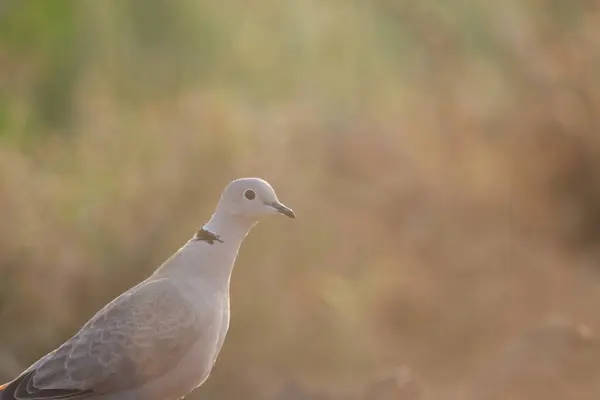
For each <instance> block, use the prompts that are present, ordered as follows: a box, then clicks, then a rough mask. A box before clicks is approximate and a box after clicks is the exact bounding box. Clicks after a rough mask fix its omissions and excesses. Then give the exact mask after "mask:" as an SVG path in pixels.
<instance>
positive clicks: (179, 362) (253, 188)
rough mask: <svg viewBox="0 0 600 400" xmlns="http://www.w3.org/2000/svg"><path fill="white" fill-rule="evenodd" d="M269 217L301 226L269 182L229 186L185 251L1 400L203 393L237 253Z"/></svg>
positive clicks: (165, 398) (137, 398) (6, 388)
mask: <svg viewBox="0 0 600 400" xmlns="http://www.w3.org/2000/svg"><path fill="white" fill-rule="evenodd" d="M269 214H282V215H285V216H287V217H290V218H293V219H295V218H296V216H295V214H294V212H293V211H292V209H291V208H289V207H287V206H285V205H284V204H283V203H281V202H280V201H279V199H278V198H277V195H276V194H275V191H274V190H273V188H272V187H271V185H270V184H269V183H267V182H266V181H265V180H263V179H260V178H241V179H237V180H234V181H233V182H231V183H229V184H228V185H227V187H226V188H225V190H224V191H223V193H222V195H221V198H220V200H219V202H218V204H217V207H216V210H215V212H214V213H213V215H212V217H211V218H210V220H209V221H208V222H207V223H206V224H205V225H204V226H202V228H201V229H199V230H198V231H197V232H196V233H195V235H193V237H192V238H191V239H190V240H189V241H187V243H185V244H184V245H183V247H181V248H180V249H179V250H178V251H177V252H176V253H175V254H173V255H172V256H171V257H170V258H168V259H167V260H166V261H165V262H164V263H163V264H162V265H161V266H160V267H159V268H158V269H157V270H156V271H155V272H154V273H153V274H152V275H150V276H149V277H148V278H147V279H145V280H144V281H142V282H140V283H139V284H137V285H136V286H134V287H133V288H131V289H129V290H127V291H126V292H124V293H123V294H121V295H120V296H118V297H117V298H115V299H114V300H112V301H111V302H110V303H108V304H107V305H106V306H105V307H104V308H102V309H101V310H100V311H98V312H97V313H96V314H95V315H94V316H93V317H92V318H91V319H90V320H89V321H88V322H87V323H86V324H85V325H83V327H82V328H81V329H80V330H79V331H78V332H77V333H76V334H75V335H74V336H72V337H71V338H70V339H68V340H67V341H66V342H65V343H63V344H62V345H61V346H59V347H58V348H56V349H55V350H54V351H52V352H50V353H48V354H47V355H45V356H43V357H42V358H41V359H39V360H38V361H36V362H35V363H33V364H32V365H31V366H30V367H29V368H27V369H26V370H25V371H24V372H23V373H21V375H19V376H18V377H17V378H16V379H14V380H13V381H11V382H9V383H7V384H4V385H2V386H0V400H34V399H35V400H58V399H61V400H63V399H64V400H66V399H68V400H79V399H90V400H100V399H101V400H177V399H180V398H182V397H184V396H186V395H187V394H188V393H190V392H191V391H193V390H194V389H196V388H197V387H199V386H200V385H202V384H203V383H204V381H205V380H206V379H207V378H208V376H209V374H210V372H211V370H212V368H213V365H214V364H215V362H216V360H217V356H218V354H219V352H220V350H221V347H222V346H223V341H224V340H225V336H226V334H227V330H228V328H229V311H230V306H229V282H230V279H231V274H232V270H233V266H234V263H235V260H236V257H237V254H238V251H239V249H240V246H241V244H242V242H243V240H244V238H245V237H246V235H247V234H248V233H249V231H250V230H251V228H252V227H253V226H254V225H255V224H256V223H257V222H258V221H259V220H260V219H262V218H263V217H265V216H267V215H269Z"/></svg>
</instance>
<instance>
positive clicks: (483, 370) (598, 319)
mask: <svg viewBox="0 0 600 400" xmlns="http://www.w3.org/2000/svg"><path fill="white" fill-rule="evenodd" d="M599 71H600V6H599V4H598V3H597V2H595V1H593V0H589V1H586V0H571V1H559V0H552V1H539V0H503V1H501V2H495V3H494V2H488V1H483V0H480V1H476V0H452V1H450V0H448V1H441V0H420V1H411V0H371V1H355V0H304V1H274V0H252V1H250V0H248V1H241V0H237V1H236V0H221V1H212V0H208V1H195V0H180V1H177V2H168V1H166V0H127V1H117V0H107V1H102V2H100V1H92V0H79V1H75V0H53V1H33V0H21V1H17V0H2V1H0V171H1V173H0V343H1V344H0V380H9V379H12V378H13V377H14V376H15V375H16V374H18V373H19V372H20V371H21V370H22V369H23V368H25V367H27V366H28V365H30V363H32V362H33V361H34V360H36V359H37V358H38V357H40V356H41V355H43V354H44V353H45V352H47V351H50V350H52V349H53V348H54V347H55V346H57V345H59V344H61V343H62V342H63V341H64V340H66V339H67V338H68V337H69V336H70V335H72V334H73V333H74V332H75V331H76V330H77V329H78V328H79V327H80V326H81V325H82V324H83V323H84V322H85V321H86V320H87V319H88V318H89V317H90V316H91V315H92V314H93V313H95V312H96V311H97V310H98V309H99V308H100V307H102V306H103V305H104V304H105V303H106V302H108V301H109V300H111V299H112V298H113V297H114V296H116V295H118V294H119V293H121V292H122V291H124V290H125V289H127V288H129V287H130V286H132V285H133V284H134V283H136V282H138V281H139V280H141V279H144V278H145V277H146V276H147V275H149V274H150V273H151V272H152V271H153V270H154V269H155V268H156V267H157V266H158V265H160V263H161V262H162V261H164V260H165V259H166V258H167V257H168V256H169V255H170V254H171V253H173V252H174V251H175V250H176V249H178V248H179V246H181V245H182V244H183V243H184V242H185V241H186V240H187V239H189V238H190V237H191V235H192V234H193V233H194V230H195V229H196V228H198V227H199V226H200V225H201V224H203V223H204V222H205V221H206V220H207V219H208V218H209V217H210V215H211V213H212V211H213V207H214V205H215V203H216V201H217V200H218V197H219V195H220V193H221V190H222V189H223V187H224V186H225V185H226V184H227V183H228V182H229V181H230V180H232V179H234V178H236V177H240V176H260V177H263V178H265V179H267V180H268V181H270V182H271V183H272V184H273V186H274V187H275V188H276V190H277V191H278V194H279V197H280V198H281V199H282V201H284V202H285V203H286V204H288V205H290V206H291V207H293V208H294V210H295V211H296V213H297V215H298V219H297V220H296V221H295V222H293V223H292V222H290V221H287V220H285V219H283V218H282V219H279V218H274V219H272V220H271V219H269V221H267V222H265V223H262V224H260V225H259V226H258V227H257V228H255V230H254V231H253V232H252V234H251V235H250V236H249V237H248V239H247V241H246V242H245V244H244V246H243V248H242V251H241V253H240V256H239V258H238V263H237V267H236V270H235V273H234V277H233V281H232V308H233V310H232V324H231V329H230V333H229V336H228V340H227V341H226V343H225V346H224V349H223V351H222V353H221V356H220V357H219V360H218V363H217V365H216V368H215V369H214V371H213V373H212V375H211V377H210V379H209V380H208V381H207V383H206V384H205V385H204V386H203V387H202V388H200V389H199V390H197V391H196V392H194V393H193V394H192V395H190V396H189V397H188V399H192V400H193V399H205V398H210V399H215V400H216V399H239V398H243V399H249V400H253V399H278V400H291V399H294V400H300V399H374V400H382V399H506V398H511V399H538V398H544V399H578V400H581V399H597V398H598V396H599V395H600V345H599V344H598V339H597V336H596V333H595V332H596V331H597V329H599V328H600V312H599V311H598V308H599V307H598V305H599V304H600V134H599V132H598V131H599V128H600V73H599Z"/></svg>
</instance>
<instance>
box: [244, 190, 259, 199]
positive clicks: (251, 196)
mask: <svg viewBox="0 0 600 400" xmlns="http://www.w3.org/2000/svg"><path fill="white" fill-rule="evenodd" d="M244 197H245V198H247V199H248V200H254V199H255V198H256V193H255V192H254V190H252V189H248V190H246V191H245V192H244Z"/></svg>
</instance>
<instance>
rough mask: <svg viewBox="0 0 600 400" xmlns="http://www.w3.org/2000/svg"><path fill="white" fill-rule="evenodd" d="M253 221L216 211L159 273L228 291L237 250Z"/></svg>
mask: <svg viewBox="0 0 600 400" xmlns="http://www.w3.org/2000/svg"><path fill="white" fill-rule="evenodd" d="M254 224H255V222H254V221H251V220H248V219H245V218H239V217H238V216H236V215H231V214H224V213H219V212H218V211H217V212H215V214H213V216H212V218H211V219H210V220H209V221H208V222H207V223H206V224H205V225H204V226H203V227H202V229H201V230H199V231H198V233H197V234H196V235H195V236H194V237H193V238H192V239H190V240H189V241H188V242H187V243H186V244H185V245H184V246H183V247H182V248H181V249H179V251H178V252H177V253H175V254H174V255H173V256H172V257H171V258H170V259H169V260H167V261H166V262H165V263H164V264H163V265H162V266H161V267H160V268H159V270H157V272H156V273H157V274H159V275H161V276H165V275H168V276H170V277H181V278H183V279H186V280H191V281H194V280H197V281H198V282H202V283H205V284H208V285H210V286H211V287H214V288H217V289H218V290H228V289H229V281H230V279H231V274H232V272H233V266H234V264H235V259H236V257H237V254H238V251H239V249H240V246H241V244H242V242H243V240H244V238H245V237H246V235H247V234H248V232H249V231H250V229H252V227H253V226H254Z"/></svg>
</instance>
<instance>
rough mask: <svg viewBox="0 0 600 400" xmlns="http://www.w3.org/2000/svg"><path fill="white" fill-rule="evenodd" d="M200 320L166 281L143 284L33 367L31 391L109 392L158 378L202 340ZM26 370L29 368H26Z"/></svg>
mask: <svg viewBox="0 0 600 400" xmlns="http://www.w3.org/2000/svg"><path fill="white" fill-rule="evenodd" d="M201 326H202V324H201V322H200V316H199V315H197V313H196V312H194V309H193V308H192V307H191V305H190V304H189V303H188V302H187V300H185V299H184V298H183V297H182V296H181V295H180V293H179V291H178V290H177V288H176V287H175V286H174V285H173V284H172V283H171V282H170V281H168V280H167V279H160V280H157V281H148V282H145V283H144V284H142V285H138V286H136V287H135V288H133V289H132V290H130V291H128V292H126V293H124V294H123V295H121V296H120V297H118V298H116V299H115V300H114V301H113V302H111V303H109V304H108V305H107V306H106V307H105V308H104V309H102V310H100V311H99V312H98V313H97V314H96V315H95V316H94V317H93V318H92V319H91V320H90V321H89V322H88V323H87V324H86V325H85V326H84V327H83V328H82V329H81V330H80V331H79V332H78V333H77V334H76V335H75V336H73V337H72V338H71V339H69V340H68V341H67V342H65V343H64V344H63V345H62V346H61V347H59V348H58V349H56V350H55V351H54V352H53V353H50V354H49V355H48V356H46V357H45V358H43V359H41V360H40V361H39V362H38V363H36V364H34V366H33V368H35V374H34V375H33V377H32V378H33V379H32V381H31V384H32V385H33V387H34V388H33V389H34V390H53V389H61V390H64V389H72V390H80V391H86V390H93V392H95V393H111V392H115V391H123V390H128V389H133V388H135V387H139V386H141V385H143V384H145V383H147V382H149V381H152V380H154V379H157V378H158V377H160V376H162V375H164V374H165V373H166V372H168V371H169V370H170V369H172V368H173V367H174V366H175V365H177V363H178V362H179V361H180V360H181V359H182V358H183V356H184V355H185V354H186V353H187V351H188V350H189V349H190V348H191V347H192V345H193V344H194V343H195V342H196V340H198V338H199V336H200V335H201ZM30 370H31V368H30Z"/></svg>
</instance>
